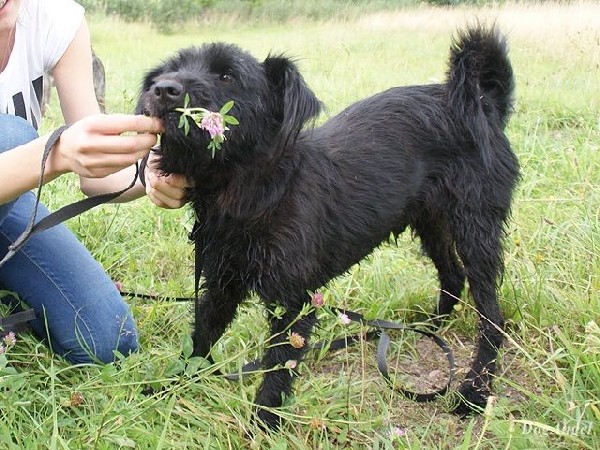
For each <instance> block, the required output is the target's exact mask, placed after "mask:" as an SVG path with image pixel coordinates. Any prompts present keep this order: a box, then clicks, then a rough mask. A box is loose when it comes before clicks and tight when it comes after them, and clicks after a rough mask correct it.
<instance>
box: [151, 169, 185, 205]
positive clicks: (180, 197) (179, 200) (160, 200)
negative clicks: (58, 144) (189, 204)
mask: <svg viewBox="0 0 600 450" xmlns="http://www.w3.org/2000/svg"><path fill="white" fill-rule="evenodd" d="M184 180H185V178H184V177H183V176H175V175H167V176H163V175H160V174H159V173H157V172H155V171H153V170H152V169H149V170H148V171H147V172H146V193H147V195H148V197H149V198H150V199H151V200H152V201H153V202H154V203H155V204H156V205H158V206H161V207H163V208H169V209H174V208H181V207H182V206H183V205H184V204H185V203H186V190H185V188H186V187H187V186H188V183H187V182H185V181H184Z"/></svg>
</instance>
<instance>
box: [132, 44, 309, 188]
mask: <svg viewBox="0 0 600 450" xmlns="http://www.w3.org/2000/svg"><path fill="white" fill-rule="evenodd" d="M186 98H187V99H189V103H188V104H187V105H186V106H187V107H188V108H205V109H207V110H210V111H219V110H220V108H221V107H222V106H223V105H224V104H226V103H227V102H229V101H233V102H234V106H233V108H232V109H231V110H230V111H229V113H228V114H229V115H231V116H233V117H235V118H236V119H237V120H238V122H239V124H238V125H235V126H233V125H230V126H229V128H230V129H229V130H226V131H225V138H226V140H225V141H224V142H223V143H222V144H221V148H220V150H217V151H216V153H215V154H214V155H213V152H211V150H209V149H208V144H209V142H210V139H211V138H210V134H209V133H208V132H207V131H205V130H203V129H200V128H199V127H197V126H195V125H194V124H192V126H190V127H189V131H188V132H187V134H186V133H185V132H184V129H182V128H180V117H181V111H178V110H177V109H178V108H183V107H184V102H185V101H186ZM136 111H137V112H138V113H142V114H147V115H151V116H155V117H158V118H160V119H162V120H163V122H164V126H165V131H164V133H163V135H162V136H161V151H160V153H161V169H162V170H164V171H165V172H169V173H183V174H186V175H188V177H190V178H192V179H195V180H197V179H198V176H200V175H201V174H203V173H206V172H207V171H209V172H210V171H213V170H219V169H218V168H219V167H225V166H228V165H229V164H246V163H248V161H252V160H255V161H257V162H258V163H263V164H264V163H265V162H269V160H271V159H272V158H276V157H277V155H279V154H280V153H281V150H282V149H283V148H285V146H286V145H288V144H289V143H290V142H293V141H294V140H295V139H296V137H297V135H298V133H299V132H300V130H301V129H302V128H303V127H304V125H305V124H306V122H307V121H308V120H309V119H311V118H314V117H316V115H317V114H318V113H319V111H320V103H319V101H318V100H317V98H316V97H315V95H314V94H313V92H312V91H311V90H310V89H309V88H308V87H307V86H306V84H305V82H304V80H303V78H302V76H301V75H300V73H299V72H298V69H297V67H296V66H295V64H294V63H293V62H292V61H291V60H290V59H288V58H286V57H284V56H269V57H267V58H266V59H265V61H264V62H262V63H260V62H259V61H257V60H256V59H255V58H254V57H252V56H251V55H250V54H248V53H247V52H244V51H242V50H241V49H240V48H238V47H237V46H235V45H230V44H223V43H212V44H205V45H203V46H201V47H191V48H187V49H183V50H181V51H179V52H178V53H177V54H175V55H174V56H173V57H172V58H170V59H168V60H167V61H165V62H164V63H162V64H161V65H159V66H157V67H156V68H154V69H153V70H151V71H150V72H148V74H147V75H146V76H145V78H144V81H143V85H142V90H141V95H140V99H139V102H138V105H137V108H136Z"/></svg>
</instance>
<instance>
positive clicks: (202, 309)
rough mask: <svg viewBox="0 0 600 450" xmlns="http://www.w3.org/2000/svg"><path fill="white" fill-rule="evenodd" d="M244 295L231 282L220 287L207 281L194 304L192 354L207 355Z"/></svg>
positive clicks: (239, 288) (244, 293)
mask: <svg viewBox="0 0 600 450" xmlns="http://www.w3.org/2000/svg"><path fill="white" fill-rule="evenodd" d="M245 296H246V290H245V289H243V288H241V287H240V286H237V285H236V284H235V283H233V282H231V283H229V284H227V285H226V286H225V287H222V288H219V287H218V286H217V285H216V284H213V283H210V282H207V286H206V290H205V291H204V293H203V294H202V297H200V299H199V300H198V301H197V302H196V304H195V305H194V316H195V320H194V331H193V334H192V340H193V342H194V353H193V354H194V356H202V357H209V353H210V349H211V347H212V346H213V345H214V343H215V342H217V341H218V340H219V338H220V337H221V336H222V335H223V333H224V332H225V329H226V328H227V325H229V324H230V323H231V322H232V321H233V319H234V317H235V312H236V310H237V307H238V305H239V304H240V303H241V301H242V300H243V299H244V297H245ZM209 359H210V357H209Z"/></svg>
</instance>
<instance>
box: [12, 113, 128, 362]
mask: <svg viewBox="0 0 600 450" xmlns="http://www.w3.org/2000/svg"><path fill="white" fill-rule="evenodd" d="M36 137H37V133H36V132H35V130H34V129H33V127H31V125H29V123H28V122H26V121H25V120H23V119H21V118H20V117H16V116H11V115H6V114H0V152H3V151H6V150H10V149H13V148H15V147H16V146H18V145H21V144H24V143H27V142H29V141H31V140H33V139H35V138H36ZM8 182H10V180H9V181H8ZM34 203H35V195H34V194H33V193H32V192H27V193H25V194H23V195H21V196H20V197H19V198H17V199H16V200H14V201H12V202H9V203H6V204H3V205H0V258H2V257H3V256H4V255H5V254H6V252H7V250H8V246H9V245H10V244H11V243H12V242H14V241H15V239H17V237H18V236H19V235H20V234H21V233H22V232H23V230H24V229H25V228H26V226H27V224H28V222H29V218H30V215H31V212H32V210H33V206H34ZM48 214H49V213H48V210H47V209H46V208H45V207H44V206H43V205H40V206H39V209H38V213H37V218H38V220H39V219H41V218H42V217H44V216H47V215H48ZM0 289H4V290H8V291H12V292H16V293H17V294H18V295H19V298H20V299H21V300H22V301H23V302H24V303H26V304H27V305H28V306H30V307H31V308H33V310H34V311H35V313H36V317H37V318H36V319H35V320H33V321H31V327H32V328H33V330H34V331H35V333H36V334H38V335H39V336H40V337H41V338H42V339H44V340H45V341H46V342H47V343H48V345H49V346H50V348H51V349H52V350H53V351H54V352H56V353H58V354H60V355H62V356H64V357H65V358H66V359H67V360H68V361H70V362H73V363H88V362H112V361H114V359H115V358H114V353H113V350H117V351H119V352H120V353H121V354H124V355H127V354H129V353H131V352H133V351H135V350H137V345H138V343H137V330H136V328H135V324H134V322H133V318H132V316H131V312H130V310H129V307H128V306H127V304H126V303H125V302H124V301H123V298H122V297H121V295H120V294H119V291H118V290H117V288H116V287H115V284H114V283H113V281H111V279H110V278H109V277H108V275H107V274H106V272H105V271H104V269H103V268H102V267H101V266H100V264H99V263H98V262H96V261H95V260H94V258H93V257H92V255H91V254H90V253H89V252H88V251H87V250H86V248H85V247H84V246H83V245H82V244H81V243H80V242H79V241H78V240H77V238H76V237H75V236H74V235H73V234H72V233H71V232H70V231H69V230H68V229H67V228H66V227H65V226H64V225H58V226H56V227H54V228H51V229H49V230H46V231H43V232H41V233H39V234H36V235H34V236H33V237H32V238H31V239H30V240H29V241H28V242H27V243H26V244H25V246H24V247H23V248H22V249H21V250H20V251H19V252H17V253H16V254H15V255H14V256H13V257H12V259H10V260H9V261H8V262H7V263H6V264H5V265H4V266H2V267H0Z"/></svg>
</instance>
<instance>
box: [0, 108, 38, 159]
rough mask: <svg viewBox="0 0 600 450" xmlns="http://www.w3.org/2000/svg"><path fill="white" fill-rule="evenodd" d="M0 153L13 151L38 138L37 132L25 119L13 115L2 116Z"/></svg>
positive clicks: (0, 120)
mask: <svg viewBox="0 0 600 450" xmlns="http://www.w3.org/2000/svg"><path fill="white" fill-rule="evenodd" d="M0 129H2V133H0V152H4V151H6V150H11V149H13V148H15V147H18V146H19V145H23V144H26V143H27V142H30V141H33V140H34V139H36V138H37V137H38V134H37V131H35V128H33V127H32V126H31V124H30V123H29V122H27V121H26V120H25V119H23V118H21V117H18V116H13V115H11V114H0Z"/></svg>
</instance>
